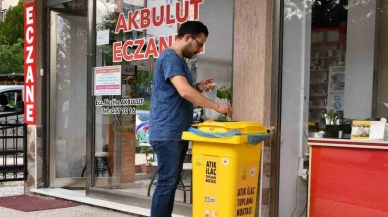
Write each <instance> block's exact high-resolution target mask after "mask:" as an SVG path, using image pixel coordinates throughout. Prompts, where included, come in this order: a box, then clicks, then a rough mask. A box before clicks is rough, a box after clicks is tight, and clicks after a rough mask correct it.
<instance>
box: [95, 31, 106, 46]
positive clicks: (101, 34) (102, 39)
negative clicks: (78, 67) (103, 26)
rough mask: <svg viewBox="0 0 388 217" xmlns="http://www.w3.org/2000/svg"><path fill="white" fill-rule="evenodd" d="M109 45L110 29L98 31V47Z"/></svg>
mask: <svg viewBox="0 0 388 217" xmlns="http://www.w3.org/2000/svg"><path fill="white" fill-rule="evenodd" d="M104 44H109V29H108V30H101V31H97V45H104Z"/></svg>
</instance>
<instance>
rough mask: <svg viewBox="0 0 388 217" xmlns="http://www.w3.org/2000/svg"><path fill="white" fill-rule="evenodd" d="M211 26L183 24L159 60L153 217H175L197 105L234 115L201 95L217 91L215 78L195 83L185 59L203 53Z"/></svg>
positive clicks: (153, 120)
mask: <svg viewBox="0 0 388 217" xmlns="http://www.w3.org/2000/svg"><path fill="white" fill-rule="evenodd" d="M208 34H209V32H208V29H207V27H206V26H205V25H204V24H203V23H201V22H199V21H188V22H186V23H184V24H182V25H181V27H180V29H179V31H178V38H177V40H176V41H175V42H174V44H173V45H172V46H171V47H170V48H168V49H166V50H165V51H164V52H163V53H162V54H161V55H160V56H159V58H158V60H157V62H156V65H155V70H154V79H153V83H152V84H153V89H152V98H151V112H150V122H149V141H150V144H151V146H152V149H153V150H154V152H156V155H157V160H158V182H157V186H156V189H155V191H154V194H153V198H152V207H151V217H171V215H172V211H173V207H174V198H175V192H176V188H177V186H178V183H179V181H180V179H181V173H182V167H183V160H184V158H185V155H186V152H187V149H188V142H187V141H182V140H181V137H182V132H183V131H186V130H188V128H189V127H190V126H191V124H192V121H193V104H195V105H198V106H200V107H202V108H209V109H213V110H215V111H216V112H218V113H221V114H228V115H229V116H231V115H232V108H231V106H230V105H229V104H216V103H214V102H213V101H211V100H209V99H207V98H206V97H205V96H203V95H202V94H201V93H200V92H202V91H209V90H211V89H212V88H213V85H212V84H213V83H212V80H213V78H207V79H205V80H203V81H201V82H199V83H197V84H195V85H191V84H192V76H191V72H190V70H189V68H188V66H187V63H186V61H185V60H184V58H189V59H191V58H192V57H193V56H195V55H196V54H198V53H199V51H200V49H201V48H202V47H203V45H204V44H205V42H206V39H207V37H208Z"/></svg>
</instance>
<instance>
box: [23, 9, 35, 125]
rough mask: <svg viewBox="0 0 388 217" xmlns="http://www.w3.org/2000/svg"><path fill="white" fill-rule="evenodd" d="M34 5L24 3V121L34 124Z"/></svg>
mask: <svg viewBox="0 0 388 217" xmlns="http://www.w3.org/2000/svg"><path fill="white" fill-rule="evenodd" d="M35 10H36V7H35V2H31V3H28V4H25V5H24V121H25V123H26V124H30V125H34V124H36V101H35V99H36V86H35V79H36V50H35V49H36V16H35V14H36V11H35Z"/></svg>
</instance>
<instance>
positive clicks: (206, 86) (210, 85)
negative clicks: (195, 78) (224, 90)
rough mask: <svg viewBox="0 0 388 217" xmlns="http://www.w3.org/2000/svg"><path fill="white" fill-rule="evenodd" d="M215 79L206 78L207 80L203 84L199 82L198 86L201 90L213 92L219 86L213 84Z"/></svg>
mask: <svg viewBox="0 0 388 217" xmlns="http://www.w3.org/2000/svg"><path fill="white" fill-rule="evenodd" d="M213 79H214V78H206V79H203V80H202V81H201V82H199V84H198V87H199V90H200V91H206V92H208V91H210V90H212V89H213V88H214V87H216V86H217V85H215V83H213Z"/></svg>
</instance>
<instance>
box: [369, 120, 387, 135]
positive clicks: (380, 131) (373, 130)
mask: <svg viewBox="0 0 388 217" xmlns="http://www.w3.org/2000/svg"><path fill="white" fill-rule="evenodd" d="M385 125H386V123H385V122H382V121H372V122H371V124H370V132H369V139H370V140H384V138H385Z"/></svg>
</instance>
